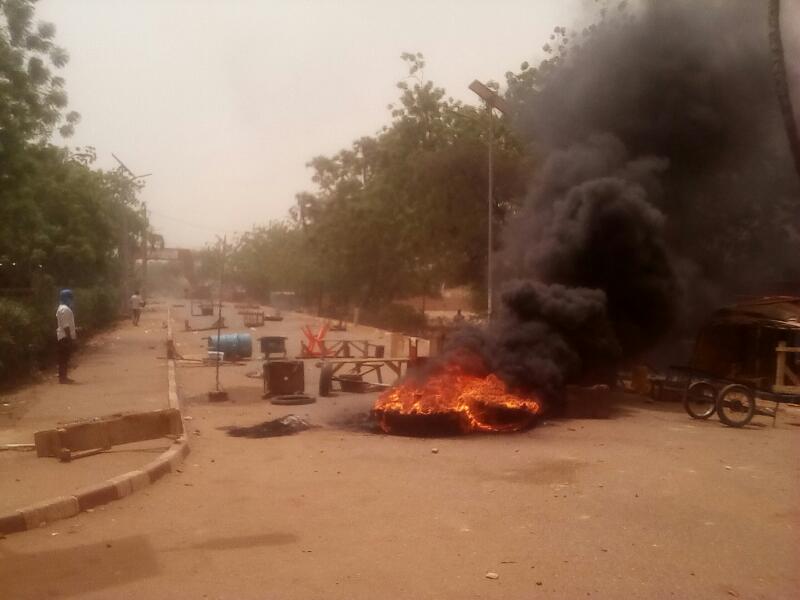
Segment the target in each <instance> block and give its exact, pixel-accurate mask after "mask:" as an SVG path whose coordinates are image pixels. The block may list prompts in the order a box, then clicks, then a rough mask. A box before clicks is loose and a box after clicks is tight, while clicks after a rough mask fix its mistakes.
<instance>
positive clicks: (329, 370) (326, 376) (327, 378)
mask: <svg viewBox="0 0 800 600" xmlns="http://www.w3.org/2000/svg"><path fill="white" fill-rule="evenodd" d="M332 386H333V365H322V369H320V372H319V395H320V396H322V397H323V398H326V397H328V396H330V395H331V387H332Z"/></svg>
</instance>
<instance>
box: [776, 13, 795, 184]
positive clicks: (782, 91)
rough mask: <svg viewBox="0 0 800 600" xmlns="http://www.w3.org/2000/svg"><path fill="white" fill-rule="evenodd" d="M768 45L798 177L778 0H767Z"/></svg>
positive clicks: (793, 120) (793, 125) (792, 117)
mask: <svg viewBox="0 0 800 600" xmlns="http://www.w3.org/2000/svg"><path fill="white" fill-rule="evenodd" d="M769 45H770V51H771V53H772V73H773V76H774V78H775V87H776V93H777V95H778V103H779V104H780V107H781V113H782V114H783V122H784V126H785V128H786V135H787V136H788V138H789V147H790V148H791V150H792V156H793V157H794V168H795V170H796V171H797V175H798V177H800V137H798V133H797V123H796V121H795V119H794V112H793V111H792V99H791V97H790V96H789V84H788V81H787V80H786V63H785V62H784V56H783V41H782V39H781V3H780V0H770V2H769Z"/></svg>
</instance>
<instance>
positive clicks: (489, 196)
mask: <svg viewBox="0 0 800 600" xmlns="http://www.w3.org/2000/svg"><path fill="white" fill-rule="evenodd" d="M486 113H487V115H488V117H489V141H488V146H489V175H488V180H489V191H488V193H487V201H488V203H489V233H488V235H487V236H486V237H487V238H488V248H487V250H486V288H487V300H486V308H487V317H486V318H487V320H489V321H491V320H492V290H493V289H494V288H493V286H492V283H493V282H492V248H493V247H494V245H493V238H494V235H493V230H494V227H493V225H494V156H493V154H494V119H493V118H492V117H493V116H494V115H492V106H491V105H490V104H489V103H488V102H487V103H486Z"/></svg>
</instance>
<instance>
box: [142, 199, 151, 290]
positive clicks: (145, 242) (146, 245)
mask: <svg viewBox="0 0 800 600" xmlns="http://www.w3.org/2000/svg"><path fill="white" fill-rule="evenodd" d="M142 215H143V217H144V232H143V233H142V290H141V292H142V299H143V300H147V253H148V251H149V249H150V239H149V238H150V222H149V221H148V219H147V202H142Z"/></svg>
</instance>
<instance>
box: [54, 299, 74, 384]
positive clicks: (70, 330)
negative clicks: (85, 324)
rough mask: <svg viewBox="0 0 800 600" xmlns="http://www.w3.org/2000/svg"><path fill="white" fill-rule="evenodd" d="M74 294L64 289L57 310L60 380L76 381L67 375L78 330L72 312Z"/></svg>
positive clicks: (60, 381)
mask: <svg viewBox="0 0 800 600" xmlns="http://www.w3.org/2000/svg"><path fill="white" fill-rule="evenodd" d="M72 305H73V295H72V290H68V289H64V290H61V293H60V294H59V305H58V309H57V310H56V321H57V322H58V328H57V329H56V339H57V343H58V348H57V350H58V382H59V383H74V382H73V380H72V379H70V378H69V377H67V369H68V368H69V358H70V355H71V354H72V346H73V342H74V340H75V338H76V337H77V332H76V331H75V314H74V313H73V312H72Z"/></svg>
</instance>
